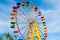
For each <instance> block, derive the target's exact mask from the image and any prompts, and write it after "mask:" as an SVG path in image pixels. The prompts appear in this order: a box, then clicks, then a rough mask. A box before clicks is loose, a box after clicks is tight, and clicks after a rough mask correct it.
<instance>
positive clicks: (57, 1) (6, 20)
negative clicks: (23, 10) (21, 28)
mask: <svg viewBox="0 0 60 40" xmlns="http://www.w3.org/2000/svg"><path fill="white" fill-rule="evenodd" d="M26 1H28V0H26ZM16 2H19V0H0V33H1V34H3V33H4V32H9V31H11V30H12V29H10V27H9V25H10V17H9V15H10V13H11V11H12V6H14V5H16ZM29 2H31V3H33V4H34V5H35V6H37V7H38V8H39V9H40V10H41V11H42V13H43V14H44V16H45V19H46V22H47V27H48V37H47V40H60V0H29Z"/></svg>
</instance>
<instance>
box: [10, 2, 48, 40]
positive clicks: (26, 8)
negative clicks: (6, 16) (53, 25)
mask: <svg viewBox="0 0 60 40" xmlns="http://www.w3.org/2000/svg"><path fill="white" fill-rule="evenodd" d="M12 8H13V10H12V13H11V14H10V19H11V24H10V28H12V29H15V28H17V30H14V37H17V35H16V33H18V34H19V35H20V36H21V38H20V39H19V40H46V37H47V26H46V22H45V18H44V15H43V14H42V12H41V11H40V10H39V8H38V7H36V6H35V5H34V4H32V3H30V2H24V1H22V2H21V3H17V6H13V7H12Z"/></svg>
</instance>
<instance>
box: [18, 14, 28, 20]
mask: <svg viewBox="0 0 60 40" xmlns="http://www.w3.org/2000/svg"><path fill="white" fill-rule="evenodd" d="M18 15H19V17H21V19H23V20H26V21H29V20H28V19H27V18H25V17H24V16H22V15H20V14H18Z"/></svg>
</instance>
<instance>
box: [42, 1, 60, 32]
mask: <svg viewBox="0 0 60 40" xmlns="http://www.w3.org/2000/svg"><path fill="white" fill-rule="evenodd" d="M45 1H46V2H49V3H51V4H53V5H54V9H50V10H42V12H43V13H44V16H45V18H46V22H47V26H48V33H59V32H60V0H45Z"/></svg>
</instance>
